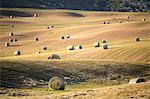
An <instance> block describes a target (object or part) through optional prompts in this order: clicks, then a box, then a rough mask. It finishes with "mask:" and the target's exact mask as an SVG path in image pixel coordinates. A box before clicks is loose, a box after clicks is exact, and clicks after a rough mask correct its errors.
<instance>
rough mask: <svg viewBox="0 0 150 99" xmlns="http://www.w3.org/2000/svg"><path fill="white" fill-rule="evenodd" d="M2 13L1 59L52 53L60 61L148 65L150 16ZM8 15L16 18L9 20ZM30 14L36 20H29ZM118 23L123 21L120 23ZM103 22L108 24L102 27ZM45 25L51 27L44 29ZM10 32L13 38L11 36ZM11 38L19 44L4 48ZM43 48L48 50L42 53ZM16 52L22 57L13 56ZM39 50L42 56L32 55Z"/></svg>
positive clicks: (58, 12) (45, 12)
mask: <svg viewBox="0 0 150 99" xmlns="http://www.w3.org/2000/svg"><path fill="white" fill-rule="evenodd" d="M1 12H2V16H3V17H4V18H2V19H0V20H1V22H0V24H1V35H0V42H1V43H0V47H1V50H0V53H1V54H0V56H1V59H31V60H32V59H33V60H34V59H38V60H47V58H48V57H49V56H50V55H51V54H58V55H60V57H61V58H62V59H83V60H84V59H90V60H91V59H93V60H94V59H98V60H105V61H122V62H138V63H149V62H150V58H149V49H150V46H149V45H150V42H149V40H150V34H149V31H150V29H149V28H148V27H149V26H150V22H149V17H150V14H149V13H121V12H120V13H119V12H116V13H111V12H94V11H93V12H91V11H71V10H31V9H26V11H25V10H23V9H14V10H8V9H7V10H6V9H2V11H1ZM9 14H13V15H14V16H15V18H13V19H10V18H9V17H8V16H9ZM33 14H37V15H38V17H37V18H34V17H32V16H33ZM128 16H129V17H130V18H129V19H127V17H128ZM144 18H145V19H146V21H143V19H144ZM119 20H122V21H123V22H122V23H119V22H118V21H119ZM104 21H105V22H110V24H103V22H104ZM11 25H14V28H12V27H11ZM48 26H49V27H51V26H54V28H50V29H47V27H48ZM9 32H14V33H15V35H14V36H12V37H10V36H9V35H8V33H9ZM61 35H70V38H69V39H65V40H61V39H60V36H61ZM35 37H39V41H38V42H35V41H34V39H35ZM137 37H140V38H141V41H140V42H136V41H135V39H136V38H137ZM11 38H16V39H18V42H16V43H11V46H10V47H5V46H4V43H5V42H8V40H9V39H11ZM103 40H107V42H108V44H109V49H108V50H103V49H102V45H103V43H102V41H103ZM94 42H100V48H94V47H93V44H94ZM69 45H75V46H77V45H83V49H81V50H73V51H67V46H69ZM43 46H47V47H48V50H46V51H44V50H42V47H43ZM30 47H32V49H31V48H30ZM16 50H20V51H21V53H22V55H21V56H14V54H13V53H14V51H16ZM38 51H40V52H42V53H41V54H35V53H36V52H38Z"/></svg>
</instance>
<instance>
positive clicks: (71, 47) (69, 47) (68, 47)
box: [67, 45, 75, 50]
mask: <svg viewBox="0 0 150 99" xmlns="http://www.w3.org/2000/svg"><path fill="white" fill-rule="evenodd" d="M74 49H75V48H74V46H73V45H70V46H67V50H74Z"/></svg>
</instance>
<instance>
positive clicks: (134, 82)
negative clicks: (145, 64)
mask: <svg viewBox="0 0 150 99" xmlns="http://www.w3.org/2000/svg"><path fill="white" fill-rule="evenodd" d="M141 82H145V79H144V78H133V79H131V80H130V81H129V84H136V83H141Z"/></svg>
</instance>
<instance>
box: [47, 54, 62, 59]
mask: <svg viewBox="0 0 150 99" xmlns="http://www.w3.org/2000/svg"><path fill="white" fill-rule="evenodd" d="M48 59H61V58H60V56H59V55H57V54H52V55H51V56H50V57H48Z"/></svg>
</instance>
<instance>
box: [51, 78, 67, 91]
mask: <svg viewBox="0 0 150 99" xmlns="http://www.w3.org/2000/svg"><path fill="white" fill-rule="evenodd" d="M49 88H50V89H54V90H64V89H65V83H64V80H63V79H62V78H60V77H52V78H51V79H50V80H49Z"/></svg>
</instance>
